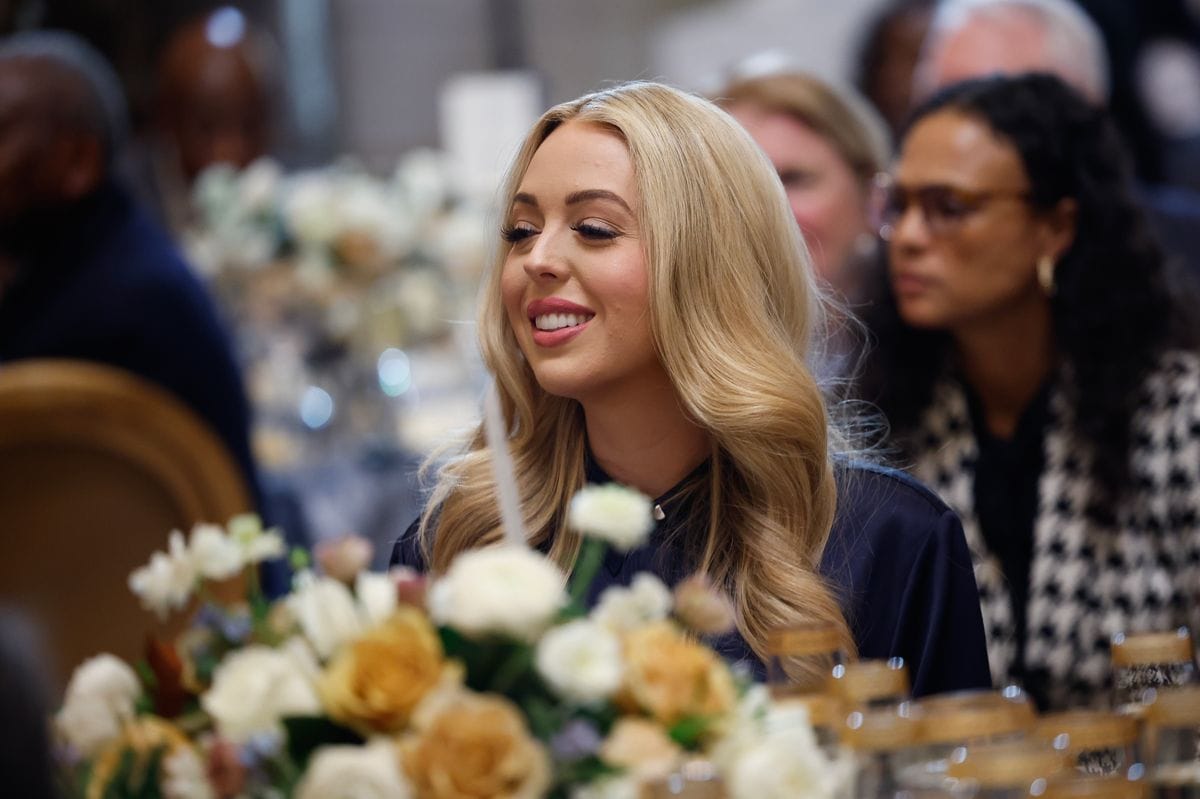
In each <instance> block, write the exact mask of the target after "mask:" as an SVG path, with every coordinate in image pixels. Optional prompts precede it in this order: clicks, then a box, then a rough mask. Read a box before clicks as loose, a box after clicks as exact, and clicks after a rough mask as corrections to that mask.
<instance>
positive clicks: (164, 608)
mask: <svg viewBox="0 0 1200 799" xmlns="http://www.w3.org/2000/svg"><path fill="white" fill-rule="evenodd" d="M195 584H196V567H195V564H194V563H192V557H191V553H190V552H189V551H188V548H187V544H185V543H184V540H183V533H181V532H179V531H178V530H173V531H171V537H170V539H169V541H168V543H167V551H166V552H155V553H154V554H153V555H151V556H150V562H149V563H148V564H146V565H145V566H142V567H141V568H139V569H135V570H134V572H133V573H132V574H130V575H129V590H131V591H133V593H135V594H137V596H138V598H139V599H140V600H141V601H142V607H144V608H146V609H147V610H150V611H153V612H154V613H157V614H158V616H159V618H166V616H167V614H168V613H170V612H171V611H172V610H178V609H179V608H181V607H183V606H184V605H185V604H187V601H188V598H189V597H190V596H191V594H192V588H193V587H194V586H195Z"/></svg>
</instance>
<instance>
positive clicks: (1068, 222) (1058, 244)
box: [1041, 197, 1079, 263]
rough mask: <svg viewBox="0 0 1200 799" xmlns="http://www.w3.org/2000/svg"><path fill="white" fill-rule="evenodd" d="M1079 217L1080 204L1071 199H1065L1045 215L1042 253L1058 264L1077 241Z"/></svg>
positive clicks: (1043, 218)
mask: <svg viewBox="0 0 1200 799" xmlns="http://www.w3.org/2000/svg"><path fill="white" fill-rule="evenodd" d="M1078 215H1079V203H1077V202H1075V200H1074V199H1072V198H1070V197H1064V198H1063V199H1061V200H1059V201H1058V203H1057V204H1056V205H1055V206H1054V208H1052V209H1051V210H1050V211H1049V212H1047V213H1046V214H1044V215H1043V217H1042V220H1043V225H1044V228H1043V241H1042V248H1041V252H1042V254H1044V255H1049V256H1050V257H1051V258H1053V259H1054V262H1055V263H1058V261H1059V259H1061V258H1062V257H1063V254H1064V253H1065V252H1066V251H1067V250H1068V249H1069V248H1070V247H1071V242H1073V241H1075V229H1076V219H1077V217H1078Z"/></svg>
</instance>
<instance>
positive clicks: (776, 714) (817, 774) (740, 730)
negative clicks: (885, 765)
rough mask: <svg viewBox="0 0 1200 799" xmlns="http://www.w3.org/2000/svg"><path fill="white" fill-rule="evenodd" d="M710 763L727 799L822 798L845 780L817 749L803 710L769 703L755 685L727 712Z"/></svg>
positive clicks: (830, 794)
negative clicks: (722, 782)
mask: <svg viewBox="0 0 1200 799" xmlns="http://www.w3.org/2000/svg"><path fill="white" fill-rule="evenodd" d="M713 760H714V762H716V763H717V764H718V766H720V768H721V771H722V772H723V773H724V774H725V775H726V781H727V784H728V786H729V795H730V799H752V798H753V799H759V798H760V797H761V798H762V799H773V797H792V796H805V797H813V799H824V798H825V797H833V796H835V795H836V794H837V791H838V789H839V787H841V786H842V785H843V784H844V783H845V781H846V779H847V775H846V774H845V769H844V768H839V767H838V764H834V763H831V762H830V760H829V758H828V757H826V755H825V753H824V752H823V751H822V750H821V748H820V745H819V743H818V742H817V737H816V735H815V734H814V733H813V729H812V725H811V724H810V723H809V717H808V711H807V710H806V709H805V707H804V706H803V705H799V704H787V705H778V704H775V703H773V702H771V700H770V697H769V695H768V693H767V690H766V688H765V687H764V686H761V685H756V686H753V687H752V688H750V689H749V690H748V691H747V692H746V695H745V696H744V697H743V698H742V700H741V701H740V702H739V703H738V707H737V708H736V710H735V711H734V712H733V713H732V714H730V718H729V719H728V720H727V722H726V728H725V730H724V735H723V738H722V740H721V741H719V742H718V743H717V745H716V746H715V747H714V749H713Z"/></svg>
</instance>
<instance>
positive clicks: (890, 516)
mask: <svg viewBox="0 0 1200 799" xmlns="http://www.w3.org/2000/svg"><path fill="white" fill-rule="evenodd" d="M704 468H706V467H705V466H702V467H701V469H704ZM837 477H838V489H839V494H838V496H839V499H838V511H837V516H836V519H835V521H834V526H833V530H832V531H831V533H830V537H829V543H828V545H827V546H826V548H825V554H824V556H823V558H822V561H821V573H822V574H823V575H824V576H825V578H826V579H827V580H828V582H829V584H830V585H831V587H832V588H833V590H834V591H835V592H837V594H838V597H839V600H840V602H841V606H842V609H843V612H844V613H845V615H846V619H847V621H848V622H849V624H850V629H851V631H852V632H853V635H854V640H855V643H856V644H857V645H858V650H859V655H860V657H863V658H890V657H896V656H899V657H902V658H904V660H905V662H906V663H907V664H908V667H909V669H910V674H911V677H912V689H913V695H914V696H923V695H926V694H934V693H942V692H945V691H956V690H964V689H969V688H985V687H988V686H990V685H991V677H990V674H989V671H988V661H987V648H986V643H985V640H984V633H983V620H982V617H981V615H980V611H979V596H978V594H977V592H976V587H975V577H974V573H973V571H972V568H971V557H970V554H969V552H968V550H967V543H966V540H965V539H964V537H963V532H962V525H961V524H960V522H959V520H958V517H957V516H955V515H954V512H953V511H951V510H950V509H949V508H947V507H946V505H945V504H943V503H942V501H941V500H939V499H938V498H937V497H936V496H934V495H933V493H931V492H930V491H929V490H928V489H926V488H924V487H923V486H921V485H920V484H919V483H917V482H916V481H914V480H913V479H912V478H910V477H908V476H906V475H904V474H902V473H900V472H897V471H894V470H891V469H885V468H882V467H878V466H873V465H867V464H863V463H854V464H851V465H844V466H842V467H841V468H839V469H838V475H837ZM588 479H589V481H590V482H605V481H607V480H608V477H607V475H605V474H604V473H603V472H602V471H600V470H599V467H598V466H596V465H595V464H594V463H592V464H589V468H588ZM689 480H690V478H689ZM689 480H685V481H684V483H681V485H683V484H686V483H687V482H689ZM695 496H696V494H694V493H693V494H687V493H686V492H685V493H683V494H682V495H681V494H680V493H679V492H678V491H677V489H672V490H671V491H668V492H667V493H666V494H664V495H663V496H662V497H659V498H658V500H657V503H658V504H659V505H660V506H661V507H662V510H663V513H664V515H665V518H663V519H662V520H660V521H659V522H658V523H657V525H656V528H655V530H654V531H653V532H652V534H651V537H650V540H649V542H647V544H646V545H645V546H643V547H640V548H638V549H635V550H633V551H631V552H629V553H627V554H620V553H617V552H614V551H609V553H608V555H607V558H606V560H605V563H604V566H603V567H602V568H601V569H600V572H599V573H598V575H597V577H596V580H595V581H594V583H593V586H592V591H591V596H590V601H593V602H594V601H595V598H596V597H597V596H598V595H599V593H600V592H602V591H603V590H604V589H605V588H608V587H609V586H611V585H627V584H629V583H630V582H631V581H632V579H633V577H634V575H635V574H637V573H638V572H643V571H648V572H651V573H653V574H656V575H657V576H659V577H660V578H661V579H662V580H663V582H665V583H667V584H668V585H674V584H675V583H677V582H679V581H680V580H681V579H683V578H684V577H686V576H687V575H688V574H689V573H690V572H691V571H692V564H694V563H695V558H694V556H693V555H692V554H691V551H690V550H691V548H690V547H689V546H688V543H689V540H690V541H692V542H694V541H695V540H696V538H697V537H699V536H701V535H704V534H706V533H707V523H706V522H705V521H704V519H703V514H699V513H696V512H695V511H696V510H697V509H696V508H695V507H694V497H695ZM416 530H417V524H416V523H414V524H413V525H412V526H410V527H409V528H408V531H407V532H406V533H405V534H404V535H403V536H402V537H401V538H400V539H399V540H398V541H397V542H396V545H395V547H394V549H393V551H392V563H393V564H401V565H407V566H411V567H413V568H416V569H418V570H421V569H423V568H424V558H423V557H422V556H421V552H420V547H419V544H418V541H417V536H416ZM693 532H694V535H692V533H693ZM710 643H711V644H712V645H713V647H714V648H715V649H716V650H717V651H719V652H720V653H721V654H722V655H724V656H725V657H726V658H727V659H729V660H732V661H745V662H747V663H748V664H749V665H750V666H751V667H752V668H753V669H754V670H755V672H756V674H758V675H759V676H761V675H762V674H763V673H764V667H763V664H762V663H761V662H760V661H759V660H758V659H757V658H756V657H755V655H754V654H753V652H752V651H751V650H750V647H749V646H748V645H747V644H746V642H745V641H744V640H743V639H742V638H741V636H740V635H738V634H737V633H732V634H729V635H727V636H722V637H721V638H720V639H719V640H715V641H712V642H710Z"/></svg>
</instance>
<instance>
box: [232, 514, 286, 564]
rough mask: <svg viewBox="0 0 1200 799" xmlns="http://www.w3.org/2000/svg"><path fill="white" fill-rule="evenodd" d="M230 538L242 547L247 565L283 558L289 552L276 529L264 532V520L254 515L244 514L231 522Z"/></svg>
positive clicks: (235, 517) (243, 557)
mask: <svg viewBox="0 0 1200 799" xmlns="http://www.w3.org/2000/svg"><path fill="white" fill-rule="evenodd" d="M228 530H229V537H230V538H231V539H233V540H234V541H236V542H237V545H238V546H239V547H241V550H242V559H243V560H244V561H245V562H246V563H261V562H262V561H264V560H271V559H272V558H281V557H283V555H284V553H285V552H286V551H287V547H286V546H285V544H284V543H283V537H282V536H281V535H279V531H278V530H276V529H275V528H273V527H272V528H271V529H270V530H264V529H263V526H262V519H260V518H259V517H258V515H257V514H254V513H243V514H241V515H238V516H234V517H233V518H232V519H230V520H229V525H228Z"/></svg>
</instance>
